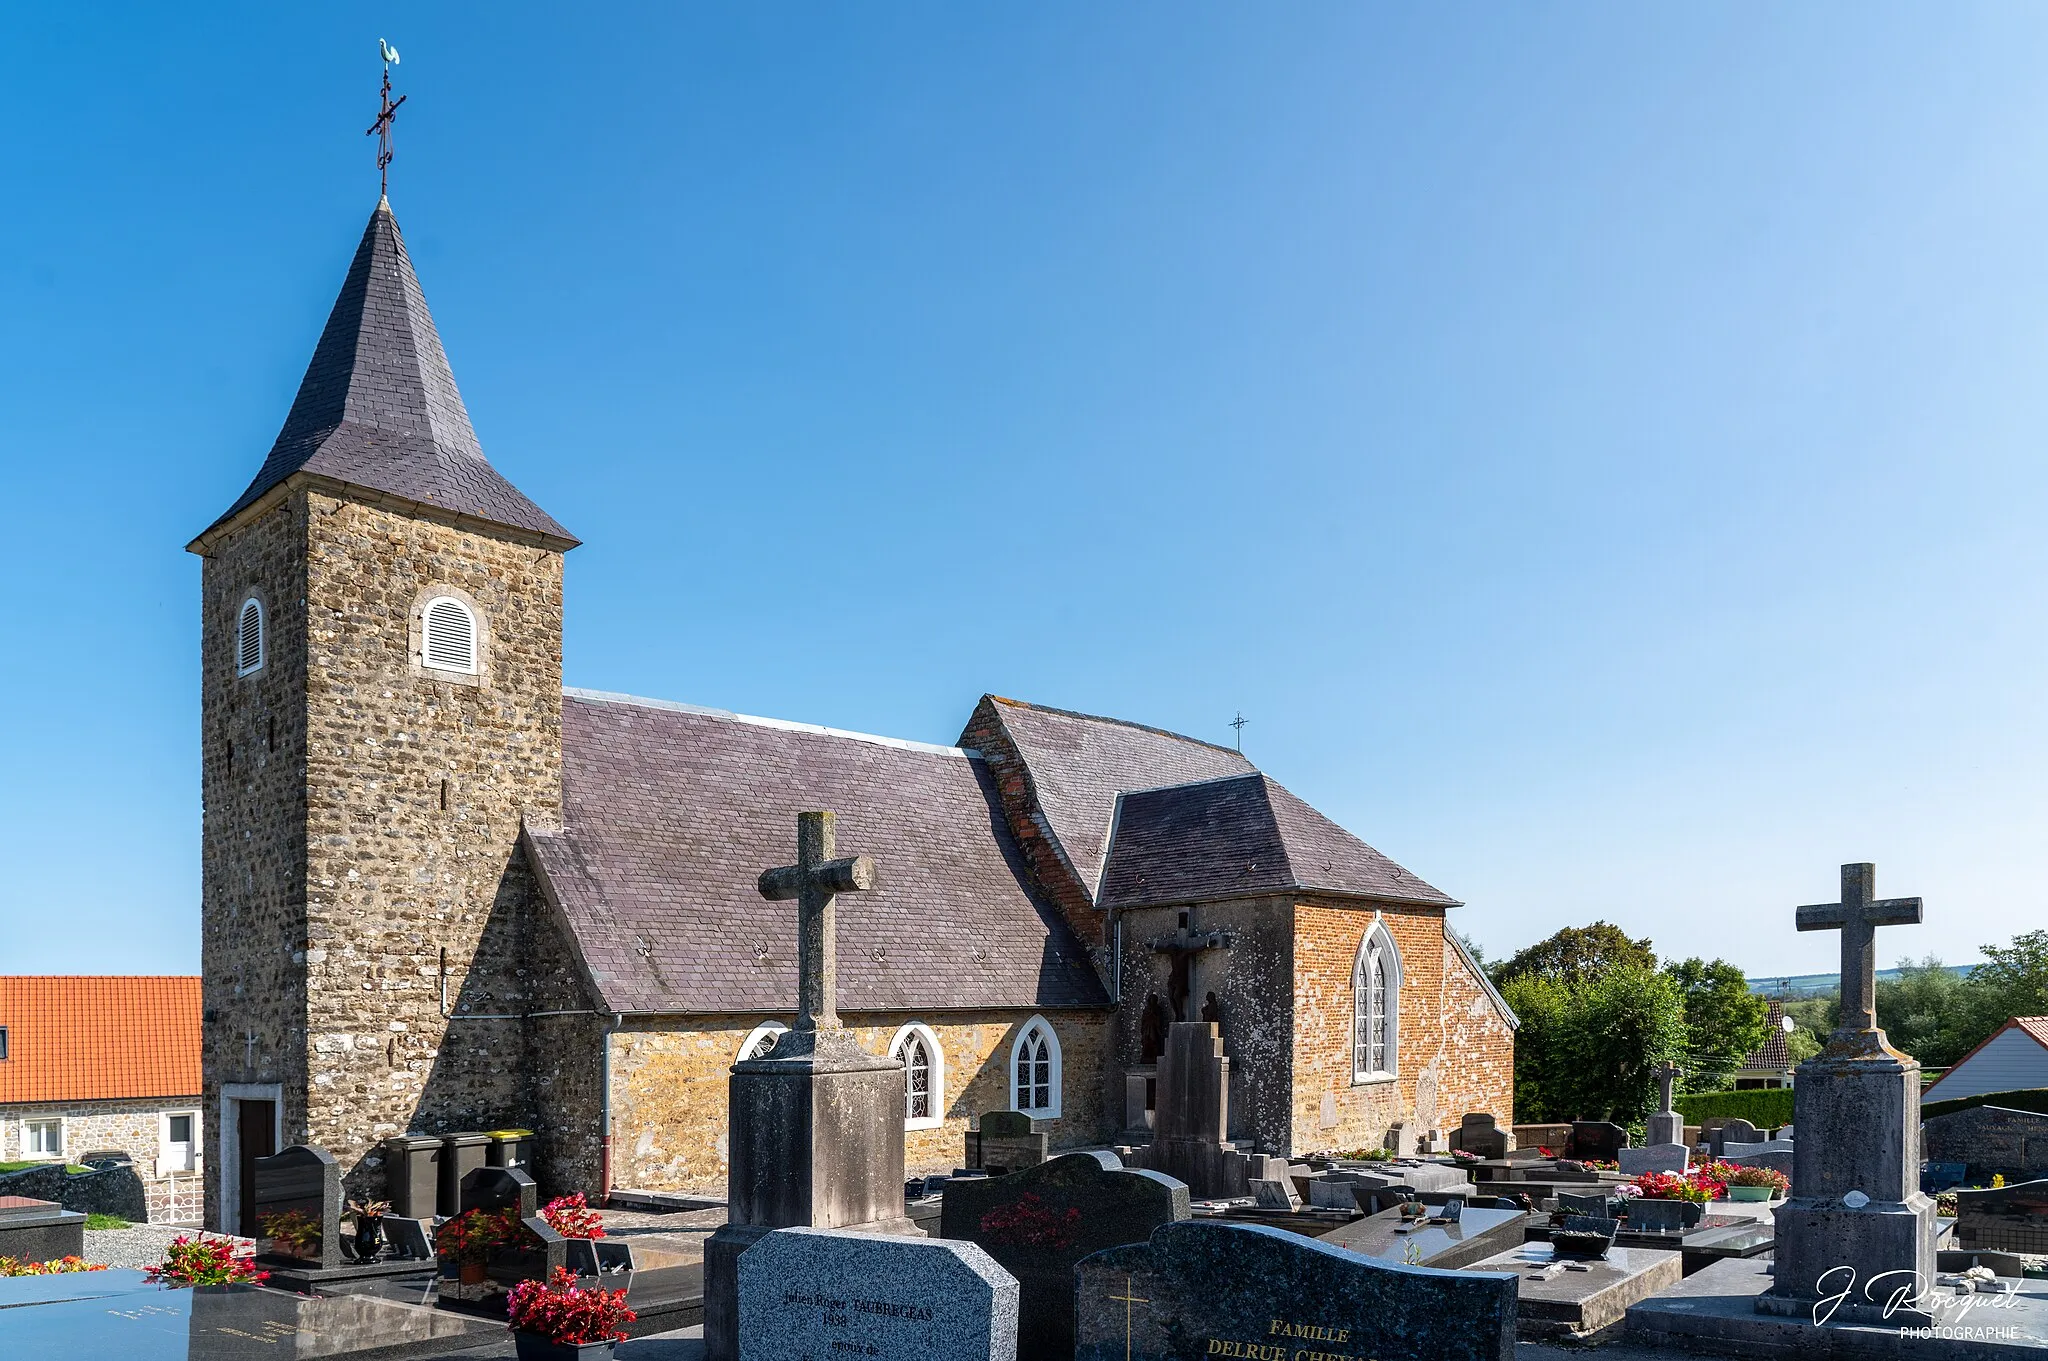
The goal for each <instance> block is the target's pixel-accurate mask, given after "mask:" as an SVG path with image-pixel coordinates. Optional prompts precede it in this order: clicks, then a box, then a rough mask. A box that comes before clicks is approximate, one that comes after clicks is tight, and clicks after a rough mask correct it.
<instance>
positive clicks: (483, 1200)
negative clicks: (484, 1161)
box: [459, 1167, 540, 1219]
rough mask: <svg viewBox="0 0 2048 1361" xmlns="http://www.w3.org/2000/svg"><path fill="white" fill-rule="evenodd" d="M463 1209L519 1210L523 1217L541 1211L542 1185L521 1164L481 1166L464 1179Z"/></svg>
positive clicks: (487, 1210)
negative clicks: (535, 1182)
mask: <svg viewBox="0 0 2048 1361" xmlns="http://www.w3.org/2000/svg"><path fill="white" fill-rule="evenodd" d="M459 1208H460V1210H461V1211H464V1212H467V1211H469V1210H482V1211H483V1212H484V1213H486V1214H496V1213H497V1212H498V1211H500V1210H517V1211H518V1212H519V1218H521V1219H531V1218H532V1217H533V1216H535V1215H537V1214H539V1213H540V1188H539V1187H537V1186H535V1185H534V1181H533V1178H532V1177H529V1176H528V1175H526V1170H525V1169H524V1168H519V1167H479V1168H477V1169H476V1170H475V1171H474V1172H471V1173H470V1174H469V1175H468V1176H466V1177H464V1178H463V1179H462V1197H461V1204H460V1207H459Z"/></svg>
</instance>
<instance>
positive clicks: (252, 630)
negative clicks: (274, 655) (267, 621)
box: [235, 596, 264, 676]
mask: <svg viewBox="0 0 2048 1361" xmlns="http://www.w3.org/2000/svg"><path fill="white" fill-rule="evenodd" d="M263 646H264V638H263V602H262V601H260V600H258V599H256V597H254V596H250V597H249V598H248V599H247V600H244V601H243V602H242V609H241V612H240V613H239V614H237V615H236V616H235V674H236V675H237V676H246V675H249V674H250V673H252V672H256V671H261V670H262V669H263Z"/></svg>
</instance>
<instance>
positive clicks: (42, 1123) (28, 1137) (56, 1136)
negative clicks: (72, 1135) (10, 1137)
mask: <svg viewBox="0 0 2048 1361" xmlns="http://www.w3.org/2000/svg"><path fill="white" fill-rule="evenodd" d="M21 1156H22V1157H24V1158H61V1157H63V1156H64V1120H63V1117H61V1116H59V1117H57V1118H55V1119H49V1120H24V1121H22V1122H21Z"/></svg>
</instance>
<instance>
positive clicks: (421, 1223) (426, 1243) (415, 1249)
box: [384, 1215, 434, 1262]
mask: <svg viewBox="0 0 2048 1361" xmlns="http://www.w3.org/2000/svg"><path fill="white" fill-rule="evenodd" d="M427 1229H428V1222H427V1221H426V1220H424V1219H413V1218H411V1217H409V1216H406V1215H385V1216H384V1237H385V1238H386V1239H387V1240H388V1241H389V1242H390V1244H391V1250H392V1251H393V1252H394V1253H396V1254H397V1255H398V1256H400V1257H403V1258H405V1259H406V1260H408V1261H413V1262H431V1261H433V1260H434V1240H433V1238H432V1236H431V1235H429V1234H428V1232H427Z"/></svg>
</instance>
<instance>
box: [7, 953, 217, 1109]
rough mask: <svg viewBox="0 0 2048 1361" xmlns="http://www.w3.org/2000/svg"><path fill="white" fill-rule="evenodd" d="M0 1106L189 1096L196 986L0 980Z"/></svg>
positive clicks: (189, 981)
mask: <svg viewBox="0 0 2048 1361" xmlns="http://www.w3.org/2000/svg"><path fill="white" fill-rule="evenodd" d="M0 1027H5V1028H6V1030H7V1058H6V1060H5V1061H4V1062H0V1105H7V1104H18V1103H22V1102H28V1101H102V1100H107V1099H110V1098H126V1097H154V1096H164V1097H171V1096H196V1095H197V1094H198V1092H199V980H198V979H197V978H181V977H164V976H146V977H128V976H108V975H98V974H92V975H85V974H41V975H29V974H16V975H12V976H8V975H0Z"/></svg>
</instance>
